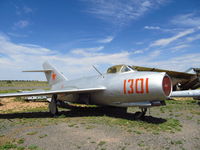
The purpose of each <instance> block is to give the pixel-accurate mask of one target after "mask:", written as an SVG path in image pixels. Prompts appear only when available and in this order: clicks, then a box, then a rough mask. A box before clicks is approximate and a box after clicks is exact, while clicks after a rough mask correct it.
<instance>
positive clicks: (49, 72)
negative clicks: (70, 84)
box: [43, 62, 68, 86]
mask: <svg viewBox="0 0 200 150" xmlns="http://www.w3.org/2000/svg"><path fill="white" fill-rule="evenodd" d="M43 69H44V70H46V71H44V72H45V76H46V78H47V81H48V83H49V85H50V86H52V85H54V84H57V83H59V82H61V81H66V80H68V79H67V78H66V77H65V76H64V75H63V74H62V73H60V72H59V71H58V70H57V69H56V68H55V67H54V66H52V65H51V64H49V63H48V62H44V63H43Z"/></svg>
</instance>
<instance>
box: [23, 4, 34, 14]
mask: <svg viewBox="0 0 200 150" xmlns="http://www.w3.org/2000/svg"><path fill="white" fill-rule="evenodd" d="M23 10H24V13H27V14H28V13H32V12H33V9H31V8H30V7H28V6H24V7H23Z"/></svg>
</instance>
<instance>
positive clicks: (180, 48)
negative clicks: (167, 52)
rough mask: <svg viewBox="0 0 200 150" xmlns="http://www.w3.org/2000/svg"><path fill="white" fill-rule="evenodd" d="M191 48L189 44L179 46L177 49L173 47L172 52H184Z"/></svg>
mask: <svg viewBox="0 0 200 150" xmlns="http://www.w3.org/2000/svg"><path fill="white" fill-rule="evenodd" d="M187 47H189V45H187V44H181V45H177V46H175V47H172V48H171V49H172V50H173V51H172V52H177V51H179V50H183V49H185V48H187Z"/></svg>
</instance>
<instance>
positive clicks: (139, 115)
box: [135, 108, 147, 120]
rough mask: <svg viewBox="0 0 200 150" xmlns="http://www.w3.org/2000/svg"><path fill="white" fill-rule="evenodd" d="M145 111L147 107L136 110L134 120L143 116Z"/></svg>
mask: <svg viewBox="0 0 200 150" xmlns="http://www.w3.org/2000/svg"><path fill="white" fill-rule="evenodd" d="M146 112H147V108H141V111H137V112H136V113H135V119H136V120H137V119H142V118H143V117H144V116H145V114H146Z"/></svg>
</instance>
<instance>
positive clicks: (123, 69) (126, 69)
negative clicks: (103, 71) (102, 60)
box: [107, 65, 134, 73]
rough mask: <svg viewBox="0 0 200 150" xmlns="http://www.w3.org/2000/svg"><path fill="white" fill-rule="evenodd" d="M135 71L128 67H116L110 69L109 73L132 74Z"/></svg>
mask: <svg viewBox="0 0 200 150" xmlns="http://www.w3.org/2000/svg"><path fill="white" fill-rule="evenodd" d="M130 71H132V72H133V71H134V69H133V68H132V67H131V66H127V65H115V66H112V67H110V68H108V70H107V73H123V72H130Z"/></svg>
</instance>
